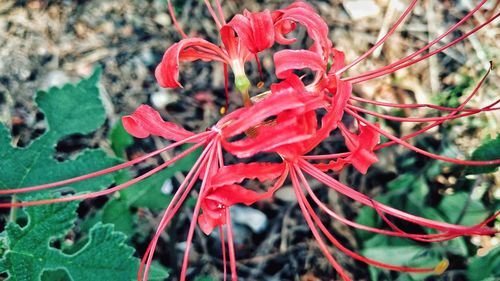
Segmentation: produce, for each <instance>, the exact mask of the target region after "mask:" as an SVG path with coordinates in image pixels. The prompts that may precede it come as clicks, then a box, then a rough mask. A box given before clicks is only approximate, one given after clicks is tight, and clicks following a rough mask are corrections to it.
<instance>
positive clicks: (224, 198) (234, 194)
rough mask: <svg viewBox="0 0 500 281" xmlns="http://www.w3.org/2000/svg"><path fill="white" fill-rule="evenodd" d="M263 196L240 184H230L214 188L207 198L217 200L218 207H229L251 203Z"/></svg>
mask: <svg viewBox="0 0 500 281" xmlns="http://www.w3.org/2000/svg"><path fill="white" fill-rule="evenodd" d="M260 198H262V195H261V194H259V193H257V192H255V191H253V190H250V189H246V188H244V187H242V186H240V185H238V184H229V185H224V186H219V187H217V188H214V189H213V190H212V192H210V193H209V194H207V196H206V197H205V200H211V201H214V202H217V203H218V204H220V205H218V207H220V208H222V207H224V208H228V207H231V206H233V205H235V204H245V205H251V204H253V203H255V202H256V201H258V200H259V199H260Z"/></svg>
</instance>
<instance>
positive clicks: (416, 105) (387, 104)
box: [349, 96, 478, 112]
mask: <svg viewBox="0 0 500 281" xmlns="http://www.w3.org/2000/svg"><path fill="white" fill-rule="evenodd" d="M349 99H351V100H355V101H358V102H363V103H368V104H373V105H377V106H385V107H394V108H412V109H413V108H424V107H427V108H431V109H437V110H440V111H456V110H457V108H456V107H446V106H439V105H434V104H429V103H411V104H404V103H390V102H382V101H375V100H370V99H364V98H361V97H355V96H351V97H350V98H349ZM476 110H478V109H477V108H462V109H461V110H460V111H465V112H470V111H476Z"/></svg>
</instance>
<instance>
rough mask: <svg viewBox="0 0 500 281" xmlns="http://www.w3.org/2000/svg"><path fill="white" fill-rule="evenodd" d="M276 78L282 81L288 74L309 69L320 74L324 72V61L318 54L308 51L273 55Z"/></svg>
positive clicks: (281, 52) (292, 51) (282, 52)
mask: <svg viewBox="0 0 500 281" xmlns="http://www.w3.org/2000/svg"><path fill="white" fill-rule="evenodd" d="M274 64H275V66H276V76H277V77H278V78H280V79H284V78H286V77H288V76H289V75H290V72H291V71H293V70H297V69H304V68H309V69H311V70H313V71H318V72H321V73H324V72H326V61H325V60H324V59H323V58H322V57H321V55H320V54H318V53H316V52H313V51H308V50H283V51H279V52H276V53H275V54H274Z"/></svg>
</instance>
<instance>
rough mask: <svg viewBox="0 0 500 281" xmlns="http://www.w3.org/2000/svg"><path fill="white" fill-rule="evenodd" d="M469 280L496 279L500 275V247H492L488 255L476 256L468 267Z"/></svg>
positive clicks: (486, 280) (490, 280)
mask: <svg viewBox="0 0 500 281" xmlns="http://www.w3.org/2000/svg"><path fill="white" fill-rule="evenodd" d="M467 277H469V280H477V281H494V280H498V278H499V277H500V247H496V248H494V249H492V250H491V251H490V252H489V253H488V254H487V255H486V256H483V257H474V258H473V259H472V260H471V262H470V264H469V266H468V267H467Z"/></svg>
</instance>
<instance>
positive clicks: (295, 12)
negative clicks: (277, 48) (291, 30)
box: [275, 5, 332, 61]
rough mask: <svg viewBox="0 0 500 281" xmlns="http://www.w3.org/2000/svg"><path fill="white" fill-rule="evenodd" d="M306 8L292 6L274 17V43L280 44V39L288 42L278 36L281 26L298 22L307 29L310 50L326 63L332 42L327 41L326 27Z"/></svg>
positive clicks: (315, 14)
mask: <svg viewBox="0 0 500 281" xmlns="http://www.w3.org/2000/svg"><path fill="white" fill-rule="evenodd" d="M306 7H308V6H307V5H306V6H303V5H297V6H293V7H291V8H288V9H285V10H282V14H281V15H279V14H278V16H276V15H275V18H276V19H275V20H276V21H275V32H276V41H277V42H278V43H280V42H281V41H282V39H285V41H287V40H290V39H287V38H285V37H284V36H282V35H281V34H279V32H280V31H281V30H283V28H282V27H281V25H282V24H286V25H289V24H290V22H291V21H296V22H299V23H300V24H301V25H303V26H304V27H305V28H306V29H307V34H308V35H309V37H310V38H311V39H312V40H313V42H314V43H313V46H312V48H311V50H314V51H316V52H318V54H319V55H320V56H321V57H322V58H323V60H324V61H327V60H328V56H329V52H330V48H331V47H332V42H331V41H330V39H328V25H327V24H326V22H325V21H324V20H323V19H322V18H321V17H320V16H319V15H318V14H317V13H316V12H315V11H314V10H313V9H311V8H306Z"/></svg>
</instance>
